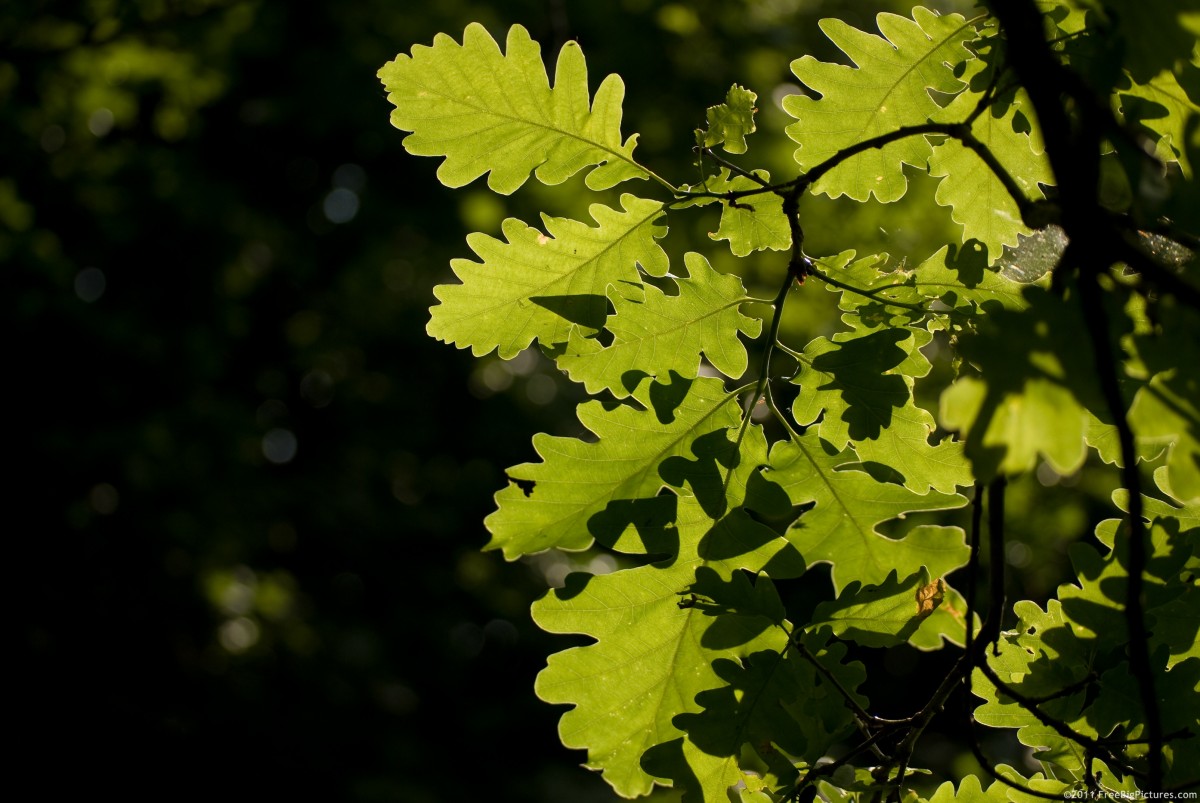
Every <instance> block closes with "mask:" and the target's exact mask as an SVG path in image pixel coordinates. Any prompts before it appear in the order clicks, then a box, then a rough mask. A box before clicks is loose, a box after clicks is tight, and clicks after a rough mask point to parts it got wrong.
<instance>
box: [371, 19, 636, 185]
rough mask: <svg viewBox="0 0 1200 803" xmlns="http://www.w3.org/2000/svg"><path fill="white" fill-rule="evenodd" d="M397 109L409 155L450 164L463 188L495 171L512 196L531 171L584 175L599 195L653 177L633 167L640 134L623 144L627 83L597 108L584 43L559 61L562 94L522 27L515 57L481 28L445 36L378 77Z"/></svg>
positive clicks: (513, 38) (515, 30)
mask: <svg viewBox="0 0 1200 803" xmlns="http://www.w3.org/2000/svg"><path fill="white" fill-rule="evenodd" d="M379 79H380V80H381V81H382V82H383V85H384V87H385V88H386V89H387V92H388V100H389V101H390V102H391V103H392V104H393V105H394V106H395V107H396V108H395V109H394V110H393V111H392V117H391V119H392V125H394V126H395V127H396V128H399V129H401V130H403V131H411V132H412V133H411V134H409V135H408V136H407V137H405V138H404V147H405V149H406V150H407V151H408V152H409V153H411V154H414V155H417V156H445V157H446V160H445V161H444V162H443V163H442V165H441V167H439V168H438V178H439V179H440V180H441V182H442V183H443V184H445V185H446V186H448V187H461V186H463V185H465V184H468V183H470V182H471V181H474V180H475V179H476V178H478V177H479V176H482V175H483V174H484V173H489V172H490V175H489V176H488V187H490V188H491V189H492V190H493V191H495V192H498V193H502V194H504V195H507V194H509V193H511V192H513V191H515V190H517V189H518V188H519V187H520V186H521V185H522V184H524V183H525V181H526V180H527V179H528V178H529V174H530V172H531V171H532V172H533V174H534V175H535V176H536V177H537V179H538V181H541V182H542V183H543V184H561V183H562V182H563V181H566V180H567V179H568V178H570V177H571V176H572V175H574V174H575V173H577V172H579V171H580V170H582V169H584V168H587V167H593V166H597V165H598V167H596V168H595V169H594V170H592V171H591V172H590V173H589V174H588V177H587V185H588V186H589V187H591V188H592V189H595V190H601V189H607V188H609V187H612V186H614V185H616V184H619V183H620V182H622V181H625V180H626V179H630V178H646V177H648V176H649V173H648V172H647V171H646V169H645V168H643V167H641V166H640V165H639V164H638V163H637V162H636V161H634V159H633V149H634V145H635V144H636V142H637V136H636V135H634V136H631V137H630V138H629V139H628V140H626V141H625V142H624V143H622V142H621V101H622V100H623V98H624V96H625V85H624V84H623V83H622V82H621V79H620V78H619V77H617V76H615V75H610V76H608V77H607V78H605V79H604V81H603V83H601V84H600V88H599V89H598V90H597V91H596V96H595V98H594V99H592V100H591V101H590V103H589V98H588V82H587V66H586V64H585V63H584V59H583V51H582V50H580V48H579V44H578V43H577V42H574V41H568V42H566V43H564V44H563V47H562V50H560V51H559V54H558V64H557V66H556V67H555V74H554V88H553V89H552V88H551V87H550V84H549V82H548V80H547V77H546V68H545V66H544V65H543V64H542V56H541V48H540V47H539V46H538V45H537V43H536V42H534V41H532V40H531V39H530V38H529V33H528V32H527V31H526V30H525V29H524V28H522V27H521V26H520V25H514V26H513V27H512V28H510V29H509V32H508V41H507V44H506V52H505V53H501V52H500V48H499V46H498V45H497V44H496V40H495V39H493V38H492V36H491V34H489V33H488V32H487V29H486V28H484V27H483V26H482V25H480V24H479V23H471V24H470V25H468V26H467V28H466V30H465V31H464V32H463V42H462V44H461V45H460V44H458V43H457V42H455V41H454V39H452V38H451V37H449V36H446V35H445V34H438V36H437V37H436V38H435V39H434V40H433V46H432V47H424V46H417V47H414V48H413V51H412V55H411V56H407V55H404V54H400V55H399V56H397V57H396V59H395V60H394V61H390V62H388V63H387V64H385V65H384V66H383V67H382V68H381V69H380V70H379Z"/></svg>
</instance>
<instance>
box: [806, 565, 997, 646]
mask: <svg viewBox="0 0 1200 803" xmlns="http://www.w3.org/2000/svg"><path fill="white" fill-rule="evenodd" d="M966 613H967V606H966V600H965V599H963V596H962V595H961V594H959V593H958V592H957V591H955V590H954V589H953V588H951V587H950V586H948V585H946V582H945V580H943V579H941V578H930V575H929V570H928V569H926V568H925V567H924V566H922V567H921V569H920V571H918V572H916V573H914V574H912V575H910V576H909V577H907V578H905V579H903V580H901V579H899V578H898V577H897V576H896V572H892V573H890V574H888V576H887V578H886V579H885V580H884V582H882V583H880V584H878V585H869V584H868V585H863V584H860V583H859V582H858V581H855V582H853V583H851V584H850V585H848V586H847V587H846V588H845V589H843V590H842V592H841V594H839V595H838V598H837V599H836V600H832V601H830V602H823V603H821V604H820V605H818V606H817V609H816V610H815V611H814V612H813V615H812V621H811V622H810V623H809V624H808V625H807V626H806V629H808V630H811V631H814V632H815V631H818V630H828V631H829V632H831V633H833V635H835V636H837V637H838V638H841V639H848V640H850V641H854V642H857V643H858V644H861V645H863V646H864V647H889V646H893V645H896V644H904V643H905V642H907V643H908V644H910V645H912V646H913V647H916V648H917V649H920V650H938V649H941V648H942V640H943V639H945V640H947V641H950V642H952V643H954V644H958V645H960V646H961V645H962V644H964V643H965V641H966ZM975 620H976V625H977V626H978V617H975Z"/></svg>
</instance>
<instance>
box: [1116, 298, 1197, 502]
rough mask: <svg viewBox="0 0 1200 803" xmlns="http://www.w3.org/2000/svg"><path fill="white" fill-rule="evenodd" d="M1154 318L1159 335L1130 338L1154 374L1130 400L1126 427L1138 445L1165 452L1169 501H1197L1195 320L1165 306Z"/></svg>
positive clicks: (1186, 312)
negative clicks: (1156, 446) (1127, 426)
mask: <svg viewBox="0 0 1200 803" xmlns="http://www.w3.org/2000/svg"><path fill="white" fill-rule="evenodd" d="M1157 314H1158V316H1159V319H1160V325H1161V330H1160V332H1159V333H1158V334H1156V335H1139V336H1136V337H1135V338H1134V342H1135V344H1136V347H1137V349H1138V354H1139V356H1140V357H1141V358H1142V361H1143V362H1144V363H1145V365H1146V366H1147V368H1148V369H1149V370H1150V371H1152V372H1154V373H1153V375H1152V376H1151V378H1150V381H1149V382H1148V383H1146V384H1145V385H1143V386H1142V387H1140V388H1139V389H1138V391H1137V393H1136V394H1135V395H1134V398H1133V404H1132V405H1131V406H1130V408H1129V425H1130V427H1131V428H1132V429H1133V432H1134V435H1135V436H1136V437H1137V439H1138V440H1139V442H1142V441H1145V442H1148V443H1150V444H1156V445H1160V446H1166V447H1167V466H1166V468H1167V483H1168V485H1169V492H1170V494H1171V496H1172V497H1173V498H1175V499H1178V500H1180V501H1183V502H1191V501H1200V345H1198V344H1197V343H1196V338H1195V337H1194V336H1193V335H1192V332H1194V331H1195V329H1194V327H1195V326H1196V325H1197V321H1198V318H1197V316H1196V315H1195V313H1194V312H1191V311H1189V310H1188V309H1187V308H1186V307H1183V306H1177V305H1170V304H1166V303H1164V304H1162V305H1161V309H1160V310H1158V313H1157Z"/></svg>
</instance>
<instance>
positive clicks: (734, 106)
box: [697, 84, 758, 153]
mask: <svg viewBox="0 0 1200 803" xmlns="http://www.w3.org/2000/svg"><path fill="white" fill-rule="evenodd" d="M757 100H758V95H756V94H754V93H753V92H751V91H750V90H749V89H745V88H743V87H740V86H738V85H737V84H734V85H733V86H731V87H729V93H728V94H727V95H726V96H725V102H724V103H721V104H718V105H716V106H709V107H708V112H707V113H706V116H707V118H708V128H707V130H705V131H701V132H697V135H698V139H699V140H700V144H701V145H702V146H703V147H705V148H711V147H714V146H716V145H722V146H724V148H725V150H726V151H728V152H729V153H745V152H746V137H747V136H749V135H750V134H753V133H754V128H755V127H754V113H755V112H756V111H758V109H757V108H755V106H754V103H755V101H757Z"/></svg>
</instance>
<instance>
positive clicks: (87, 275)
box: [75, 268, 108, 304]
mask: <svg viewBox="0 0 1200 803" xmlns="http://www.w3.org/2000/svg"><path fill="white" fill-rule="evenodd" d="M107 286H108V282H107V280H106V279H105V278H104V271H102V270H100V269H99V268H84V269H83V270H81V271H79V273H77V274H75V295H77V296H79V298H80V300H82V301H86V302H87V303H89V304H91V303H92V302H93V301H99V300H100V296H102V295H104V290H105V288H106V287H107Z"/></svg>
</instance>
